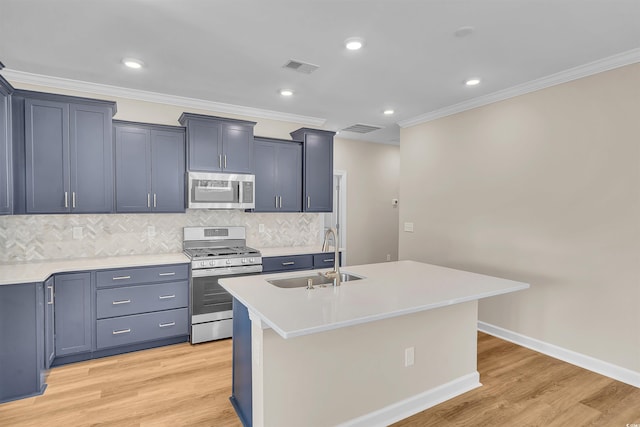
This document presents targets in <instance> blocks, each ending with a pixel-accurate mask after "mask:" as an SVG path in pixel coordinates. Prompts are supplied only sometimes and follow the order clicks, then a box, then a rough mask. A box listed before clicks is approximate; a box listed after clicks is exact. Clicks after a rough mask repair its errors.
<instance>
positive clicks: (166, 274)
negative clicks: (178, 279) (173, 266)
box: [158, 271, 176, 276]
mask: <svg viewBox="0 0 640 427" xmlns="http://www.w3.org/2000/svg"><path fill="white" fill-rule="evenodd" d="M175 275H176V272H175V271H170V272H168V273H159V274H158V276H175Z"/></svg>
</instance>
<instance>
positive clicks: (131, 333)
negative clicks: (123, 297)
mask: <svg viewBox="0 0 640 427" xmlns="http://www.w3.org/2000/svg"><path fill="white" fill-rule="evenodd" d="M188 325H189V315H188V309H186V308H180V309H177V310H165V311H159V312H155V313H145V314H135V315H132V316H121V317H114V318H111V319H101V320H98V321H97V325H96V335H97V347H98V350H100V349H103V348H108V347H116V346H123V345H128V344H133V343H139V342H142V341H153V340H159V339H163V338H170V337H174V336H180V335H186V334H188V329H189V327H188Z"/></svg>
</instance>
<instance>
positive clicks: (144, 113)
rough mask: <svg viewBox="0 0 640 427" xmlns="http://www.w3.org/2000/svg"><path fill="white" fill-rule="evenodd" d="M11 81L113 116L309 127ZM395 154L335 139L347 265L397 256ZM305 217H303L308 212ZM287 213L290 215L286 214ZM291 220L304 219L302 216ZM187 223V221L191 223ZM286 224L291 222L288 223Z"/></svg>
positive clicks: (274, 128) (269, 130) (276, 129)
mask: <svg viewBox="0 0 640 427" xmlns="http://www.w3.org/2000/svg"><path fill="white" fill-rule="evenodd" d="M12 83H13V84H14V86H15V87H16V88H19V89H28V90H36V91H42V92H51V93H60V94H66V95H75V96H84V97H88V98H98V99H108V100H113V101H116V102H117V106H118V112H117V114H116V115H115V117H114V118H115V119H119V120H130V121H139V122H147V123H159V124H167V125H179V123H178V118H179V117H180V114H182V112H184V111H189V112H192V113H199V114H209V115H217V116H223V117H233V118H239V119H244V120H252V121H255V122H257V125H256V126H255V134H256V135H259V136H268V137H272V138H283V139H290V136H289V132H291V131H294V130H296V129H299V128H300V127H303V126H306V127H313V126H308V125H302V124H299V123H291V122H284V121H278V120H269V119H262V118H255V117H246V116H237V115H230V114H225V113H217V112H215V111H206V110H198V109H195V108H186V107H182V106H175V105H168V104H161V103H155V102H146V101H138V100H134V99H128V98H120V97H113V96H105V95H94V94H91V93H83V92H77V91H71V90H66V89H57V88H51V87H42V86H35V85H28V84H21V83H15V82H12ZM399 158H400V150H399V147H398V146H389V145H382V144H376V143H369V142H364V141H355V140H346V139H340V138H336V141H335V148H334V167H335V169H339V170H344V171H346V172H347V185H348V188H347V196H348V200H347V206H348V216H347V230H348V237H347V239H348V240H347V260H348V263H349V264H351V265H355V264H366V263H374V262H378V261H384V260H386V255H387V254H390V255H391V259H392V260H397V248H398V230H397V224H398V210H397V208H392V207H391V199H392V198H397V197H398V182H399ZM251 215H254V214H247V215H245V217H244V218H245V219H244V221H245V223H246V226H248V227H250V228H251V227H253V226H254V225H255V224H254V223H255V222H256V221H252V220H251V218H252V217H251ZM261 215H267V216H269V215H279V214H261ZM306 215H307V217H308V216H309V215H310V214H306ZM289 217H291V214H290V215H289ZM294 219H296V218H294ZM297 219H298V220H300V221H303V222H305V223H309V221H308V220H307V219H306V217H305V218H303V217H301V218H297ZM191 222H192V221H191ZM191 222H190V223H189V225H194V224H192V223H191ZM260 222H261V223H265V221H263V220H260ZM271 222H274V221H268V220H267V222H266V223H265V224H266V225H268V224H269V223H271ZM289 222H290V223H292V221H289ZM312 222H314V221H312ZM203 225H205V224H203ZM307 228H308V227H307ZM276 231H277V230H276ZM300 231H301V232H305V231H307V229H306V228H305V229H301V230H300ZM320 234H321V231H320ZM321 237H322V236H316V237H314V238H315V240H316V241H320V239H321ZM254 240H256V239H254ZM258 240H259V239H258ZM293 240H296V241H302V240H304V239H298V238H296V239H293ZM262 244H264V242H262ZM270 246H271V245H270Z"/></svg>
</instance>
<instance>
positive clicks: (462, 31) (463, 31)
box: [453, 27, 476, 37]
mask: <svg viewBox="0 0 640 427" xmlns="http://www.w3.org/2000/svg"><path fill="white" fill-rule="evenodd" d="M475 30H476V29H475V28H473V27H460V28H458V29H457V30H456V31H455V32H454V33H453V35H454V36H456V37H467V36H470V35H471V34H473V32H474V31H475Z"/></svg>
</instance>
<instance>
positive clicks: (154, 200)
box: [153, 193, 158, 208]
mask: <svg viewBox="0 0 640 427" xmlns="http://www.w3.org/2000/svg"><path fill="white" fill-rule="evenodd" d="M157 199H158V196H157V195H156V193H153V207H154V208H157V207H158V206H157V205H158V204H157Z"/></svg>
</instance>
